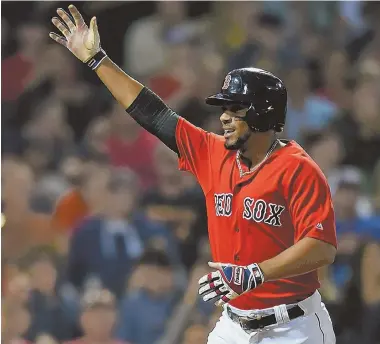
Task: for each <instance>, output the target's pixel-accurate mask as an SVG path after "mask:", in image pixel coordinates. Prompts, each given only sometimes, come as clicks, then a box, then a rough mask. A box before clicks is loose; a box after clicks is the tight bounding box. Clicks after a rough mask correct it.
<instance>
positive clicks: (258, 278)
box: [247, 263, 264, 287]
mask: <svg viewBox="0 0 380 344" xmlns="http://www.w3.org/2000/svg"><path fill="white" fill-rule="evenodd" d="M247 268H248V269H249V270H250V271H251V273H252V275H253V276H254V278H255V284H256V286H255V287H258V286H259V285H260V284H263V283H264V274H263V272H262V271H261V269H260V266H259V265H258V264H256V263H254V264H251V265H248V266H247Z"/></svg>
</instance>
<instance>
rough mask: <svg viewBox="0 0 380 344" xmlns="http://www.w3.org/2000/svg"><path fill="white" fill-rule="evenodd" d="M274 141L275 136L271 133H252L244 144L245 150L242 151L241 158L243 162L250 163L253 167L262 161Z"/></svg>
mask: <svg viewBox="0 0 380 344" xmlns="http://www.w3.org/2000/svg"><path fill="white" fill-rule="evenodd" d="M275 140H276V136H275V134H274V133H272V132H265V133H254V134H253V135H251V137H250V138H249V139H248V141H247V142H246V144H245V146H246V147H245V148H244V149H242V156H243V157H244V158H245V160H249V161H250V162H251V166H250V167H253V166H255V165H257V164H259V163H260V162H261V161H263V160H264V158H265V156H266V155H267V153H268V151H269V149H270V147H271V146H272V144H273V142H274V141H275Z"/></svg>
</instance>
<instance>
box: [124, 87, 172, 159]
mask: <svg viewBox="0 0 380 344" xmlns="http://www.w3.org/2000/svg"><path fill="white" fill-rule="evenodd" d="M125 111H126V112H127V113H128V114H129V115H130V116H131V117H132V118H133V119H134V120H135V121H136V122H137V123H138V124H140V125H141V126H142V127H143V128H144V129H146V130H148V131H149V132H150V133H151V134H153V135H154V136H156V137H157V138H158V139H160V140H161V141H162V142H163V143H164V144H165V145H166V146H168V147H169V148H170V149H171V150H172V151H174V152H176V153H177V154H179V150H178V147H177V143H176V138H175V132H176V127H177V123H178V119H179V116H178V115H177V114H176V113H175V112H174V111H173V110H172V109H170V108H169V107H168V106H167V105H166V104H165V103H164V102H163V101H162V100H161V99H160V98H159V97H158V96H157V95H156V94H154V93H153V92H152V91H151V90H149V89H148V88H146V87H144V88H143V89H142V90H141V92H140V93H139V95H138V96H137V98H136V99H135V100H134V102H133V103H132V104H131V106H130V107H129V108H128V109H126V110H125Z"/></svg>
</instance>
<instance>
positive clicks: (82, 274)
mask: <svg viewBox="0 0 380 344" xmlns="http://www.w3.org/2000/svg"><path fill="white" fill-rule="evenodd" d="M137 190H138V180H137V179H136V176H135V175H134V174H133V173H132V172H130V171H126V170H123V171H114V172H113V173H111V175H110V178H109V180H108V182H107V194H104V195H103V197H106V198H107V200H106V206H105V209H104V212H103V213H102V214H99V215H94V216H89V217H88V218H86V220H85V221H83V222H82V223H81V224H79V226H78V228H77V229H76V231H75V233H74V234H73V236H72V241H71V245H70V251H69V257H68V278H69V280H70V281H71V282H72V283H73V284H74V285H75V286H76V287H78V288H80V289H83V288H84V287H85V284H86V280H88V278H97V279H99V280H100V281H101V284H102V285H103V286H104V287H105V288H107V289H109V290H110V291H111V292H113V293H115V294H116V296H117V297H120V296H121V294H122V293H123V291H124V288H125V283H126V281H127V277H128V276H129V273H130V271H131V269H132V264H133V262H134V261H135V260H136V259H138V258H139V257H140V255H141V254H142V252H143V243H142V241H141V238H140V236H139V229H138V228H136V227H135V225H134V223H133V222H131V215H132V214H133V211H134V209H135V207H136V197H137Z"/></svg>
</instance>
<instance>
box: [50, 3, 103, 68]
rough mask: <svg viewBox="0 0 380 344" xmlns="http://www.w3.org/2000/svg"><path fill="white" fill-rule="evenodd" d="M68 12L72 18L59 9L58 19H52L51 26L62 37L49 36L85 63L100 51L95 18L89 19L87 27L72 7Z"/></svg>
mask: <svg viewBox="0 0 380 344" xmlns="http://www.w3.org/2000/svg"><path fill="white" fill-rule="evenodd" d="M69 11H70V14H71V15H72V17H71V16H70V15H69V14H68V13H66V12H65V11H64V10H63V9H62V8H59V9H58V10H57V13H58V15H59V16H60V19H59V18H57V17H54V18H53V19H52V22H53V24H54V25H55V26H56V27H57V29H58V30H59V31H60V32H61V33H62V35H63V36H64V37H62V36H59V35H57V34H56V33H54V32H50V34H49V36H50V38H52V39H53V40H54V41H56V42H58V43H59V44H61V45H63V46H64V47H66V48H67V49H69V50H70V51H71V52H72V53H73V54H74V55H75V56H76V57H77V58H78V59H79V60H81V61H82V62H84V63H87V62H89V61H90V60H91V59H92V58H93V57H94V56H95V55H96V54H98V53H99V52H100V51H101V48H100V36H99V31H98V25H97V22H96V18H95V17H93V18H92V19H91V21H90V27H88V26H87V25H86V23H85V22H84V20H83V18H82V15H81V14H80V13H79V11H78V10H77V8H76V7H75V6H74V5H70V6H69ZM103 55H105V53H104V54H103Z"/></svg>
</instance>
